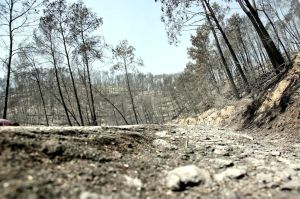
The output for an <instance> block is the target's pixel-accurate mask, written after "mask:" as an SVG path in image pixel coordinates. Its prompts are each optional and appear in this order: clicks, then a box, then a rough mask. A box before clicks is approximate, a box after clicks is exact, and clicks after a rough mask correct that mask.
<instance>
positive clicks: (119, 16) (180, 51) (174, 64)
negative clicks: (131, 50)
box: [68, 0, 191, 74]
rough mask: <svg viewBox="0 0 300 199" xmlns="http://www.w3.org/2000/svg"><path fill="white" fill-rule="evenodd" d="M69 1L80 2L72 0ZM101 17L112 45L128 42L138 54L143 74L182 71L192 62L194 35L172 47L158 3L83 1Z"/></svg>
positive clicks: (104, 33)
mask: <svg viewBox="0 0 300 199" xmlns="http://www.w3.org/2000/svg"><path fill="white" fill-rule="evenodd" d="M68 1H69V2H71V3H72V2H76V1H74V0H68ZM83 2H84V3H85V5H86V6H87V7H88V8H90V9H91V10H92V11H93V12H96V13H97V14H98V16H99V17H103V26H102V28H101V31H100V33H101V34H102V35H103V36H104V37H105V41H106V42H107V43H108V44H111V45H113V46H116V45H117V44H118V43H119V42H120V41H121V40H123V39H127V40H128V42H129V44H130V45H132V46H134V47H135V49H136V51H135V54H136V56H138V57H141V58H142V59H143V61H144V66H143V67H142V68H141V69H140V71H142V72H144V73H147V72H151V73H153V74H162V73H166V74H169V73H178V72H182V71H183V70H184V68H185V65H186V63H187V62H188V56H187V48H188V47H189V46H190V45H191V44H190V34H189V33H186V34H184V35H183V36H182V37H180V41H181V42H180V43H179V44H178V46H177V47H176V46H174V45H170V44H169V42H168V37H167V34H166V31H165V26H164V24H163V22H161V20H160V17H161V7H160V4H159V3H155V2H154V0H83Z"/></svg>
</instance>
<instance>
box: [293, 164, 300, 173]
mask: <svg viewBox="0 0 300 199" xmlns="http://www.w3.org/2000/svg"><path fill="white" fill-rule="evenodd" d="M291 168H292V169H294V170H295V171H300V164H293V165H291Z"/></svg>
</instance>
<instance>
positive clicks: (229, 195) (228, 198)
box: [221, 189, 240, 199]
mask: <svg viewBox="0 0 300 199" xmlns="http://www.w3.org/2000/svg"><path fill="white" fill-rule="evenodd" d="M221 194H222V196H221V199H240V197H239V195H238V194H237V193H235V192H234V191H232V190H229V189H224V190H223V191H222V193H221Z"/></svg>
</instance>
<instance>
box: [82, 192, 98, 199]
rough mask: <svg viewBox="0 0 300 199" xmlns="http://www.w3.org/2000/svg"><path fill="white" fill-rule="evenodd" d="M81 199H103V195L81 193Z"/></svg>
mask: <svg viewBox="0 0 300 199" xmlns="http://www.w3.org/2000/svg"><path fill="white" fill-rule="evenodd" d="M79 198H80V199H102V197H101V195H99V194H97V193H92V192H88V191H84V192H81V194H80V196H79Z"/></svg>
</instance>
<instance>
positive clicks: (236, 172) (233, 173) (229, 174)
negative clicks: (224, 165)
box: [214, 168, 247, 181]
mask: <svg viewBox="0 0 300 199" xmlns="http://www.w3.org/2000/svg"><path fill="white" fill-rule="evenodd" d="M246 174H247V172H246V170H244V169H236V168H229V169H226V170H225V171H223V172H221V173H219V174H216V175H215V176H214V178H215V180H217V181H223V180H225V179H226V178H230V179H240V178H243V177H244V176H245V175H246Z"/></svg>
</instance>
